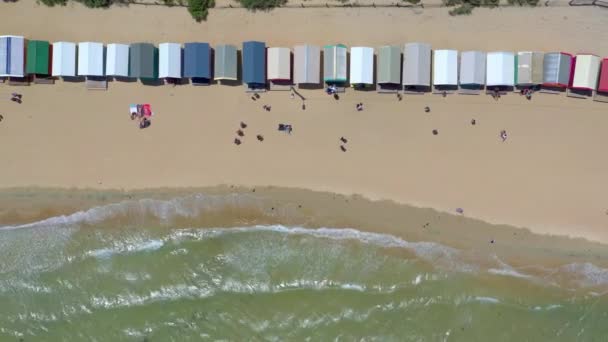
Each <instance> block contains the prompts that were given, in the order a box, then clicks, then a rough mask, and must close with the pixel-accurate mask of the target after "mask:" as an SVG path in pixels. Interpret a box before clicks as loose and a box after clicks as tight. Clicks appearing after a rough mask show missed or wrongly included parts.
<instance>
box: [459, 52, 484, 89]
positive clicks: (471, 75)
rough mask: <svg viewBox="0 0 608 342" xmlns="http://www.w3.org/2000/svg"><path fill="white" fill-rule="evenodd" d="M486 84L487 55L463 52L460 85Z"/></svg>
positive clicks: (461, 55) (461, 54)
mask: <svg viewBox="0 0 608 342" xmlns="http://www.w3.org/2000/svg"><path fill="white" fill-rule="evenodd" d="M485 83H486V53H485V52H482V51H463V52H462V53H460V84H464V85H484V84H485Z"/></svg>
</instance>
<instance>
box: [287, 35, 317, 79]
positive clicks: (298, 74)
mask: <svg viewBox="0 0 608 342" xmlns="http://www.w3.org/2000/svg"><path fill="white" fill-rule="evenodd" d="M293 64H294V75H293V79H294V82H295V83H296V84H319V83H321V75H320V73H321V49H320V48H319V47H318V46H315V45H297V46H295V47H294V63H293Z"/></svg>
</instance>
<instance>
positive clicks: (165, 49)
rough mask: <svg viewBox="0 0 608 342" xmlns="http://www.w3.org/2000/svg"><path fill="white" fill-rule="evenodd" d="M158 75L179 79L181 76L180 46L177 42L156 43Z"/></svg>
mask: <svg viewBox="0 0 608 342" xmlns="http://www.w3.org/2000/svg"><path fill="white" fill-rule="evenodd" d="M158 77H159V78H164V79H172V80H179V79H181V78H182V46H181V45H180V44H178V43H161V44H159V45H158Z"/></svg>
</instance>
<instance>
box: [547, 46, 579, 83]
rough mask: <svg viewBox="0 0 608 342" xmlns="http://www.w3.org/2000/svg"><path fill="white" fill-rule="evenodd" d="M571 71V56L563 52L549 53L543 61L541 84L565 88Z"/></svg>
mask: <svg viewBox="0 0 608 342" xmlns="http://www.w3.org/2000/svg"><path fill="white" fill-rule="evenodd" d="M571 70H572V55H571V54H569V53H565V52H549V53H546V54H545V57H544V61H543V84H544V85H547V86H555V87H567V86H568V82H570V73H571Z"/></svg>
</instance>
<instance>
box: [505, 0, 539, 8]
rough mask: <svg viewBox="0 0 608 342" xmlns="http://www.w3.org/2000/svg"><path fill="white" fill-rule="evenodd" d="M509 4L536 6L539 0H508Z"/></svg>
mask: <svg viewBox="0 0 608 342" xmlns="http://www.w3.org/2000/svg"><path fill="white" fill-rule="evenodd" d="M508 1H509V5H515V6H530V7H536V5H538V0H508Z"/></svg>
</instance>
